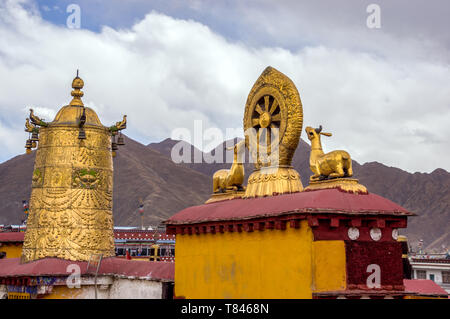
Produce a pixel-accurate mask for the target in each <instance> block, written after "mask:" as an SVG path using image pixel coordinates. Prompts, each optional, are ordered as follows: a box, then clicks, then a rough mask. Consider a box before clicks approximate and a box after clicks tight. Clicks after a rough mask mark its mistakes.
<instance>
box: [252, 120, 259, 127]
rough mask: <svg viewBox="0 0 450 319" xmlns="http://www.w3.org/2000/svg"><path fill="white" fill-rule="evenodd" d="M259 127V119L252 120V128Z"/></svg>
mask: <svg viewBox="0 0 450 319" xmlns="http://www.w3.org/2000/svg"><path fill="white" fill-rule="evenodd" d="M257 125H259V119H252V126H253V127H255V126H257Z"/></svg>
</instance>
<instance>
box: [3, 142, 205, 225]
mask: <svg viewBox="0 0 450 319" xmlns="http://www.w3.org/2000/svg"><path fill="white" fill-rule="evenodd" d="M34 158H35V152H33V153H32V154H30V155H19V156H16V157H14V158H12V159H11V160H9V161H6V162H4V163H2V164H0V203H1V205H0V224H19V223H20V222H21V220H22V219H23V218H24V213H23V210H22V200H23V199H29V197H30V193H31V176H32V172H33V166H34ZM209 195H210V187H209V177H207V176H205V175H203V174H201V173H198V172H197V171H194V170H191V169H189V168H185V167H182V166H180V165H176V164H174V163H173V162H172V161H171V160H170V159H169V158H167V156H164V155H162V154H161V153H159V152H156V151H154V150H152V149H151V148H148V147H146V146H145V145H142V144H140V143H138V142H136V141H134V140H132V139H130V138H127V137H125V145H124V146H121V147H120V148H119V150H118V152H117V157H116V158H115V159H114V203H113V213H114V223H115V224H116V225H136V226H140V225H141V218H140V215H139V213H138V206H139V200H140V199H142V201H143V202H144V211H145V212H144V223H145V224H146V225H149V224H158V223H159V222H161V221H162V220H165V219H167V218H168V217H170V216H172V215H173V214H174V213H176V212H177V211H179V210H181V209H183V208H185V207H188V206H192V205H198V204H199V203H203V202H204V201H205V200H206V199H208V197H209Z"/></svg>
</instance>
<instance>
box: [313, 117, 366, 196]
mask: <svg viewBox="0 0 450 319" xmlns="http://www.w3.org/2000/svg"><path fill="white" fill-rule="evenodd" d="M305 131H306V135H307V136H308V139H309V140H310V141H311V154H310V157H309V167H310V168H311V171H312V172H313V173H314V175H312V176H311V177H310V178H309V180H310V181H309V186H308V187H307V188H306V190H314V189H325V188H339V189H341V190H343V191H346V192H352V193H359V194H367V188H366V187H365V186H364V185H361V184H359V183H358V180H357V179H353V178H349V177H351V176H353V170H352V159H351V157H350V154H349V153H347V152H346V151H332V152H329V153H324V151H323V149H322V142H321V140H320V135H324V136H331V133H325V132H322V126H320V127H319V128H312V127H310V126H308V127H307V128H306V129H305Z"/></svg>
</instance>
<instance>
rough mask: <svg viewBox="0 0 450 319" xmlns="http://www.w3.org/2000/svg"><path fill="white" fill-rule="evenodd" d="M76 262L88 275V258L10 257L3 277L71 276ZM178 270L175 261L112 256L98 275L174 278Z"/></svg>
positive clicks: (0, 269) (0, 268)
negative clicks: (69, 268) (29, 259)
mask: <svg viewBox="0 0 450 319" xmlns="http://www.w3.org/2000/svg"><path fill="white" fill-rule="evenodd" d="M72 264H76V265H78V266H80V269H81V275H84V274H87V272H86V270H87V264H88V262H86V261H71V260H65V259H59V258H44V259H40V260H36V261H32V262H29V263H25V264H20V258H6V259H0V277H19V276H68V275H70V274H71V272H68V271H67V266H69V265H72ZM174 272H175V268H174V263H173V262H163V261H158V262H153V261H139V260H126V259H122V258H116V257H108V258H104V259H103V260H102V263H101V265H100V269H99V272H98V274H99V275H122V276H127V277H138V278H146V279H150V280H157V281H173V280H174Z"/></svg>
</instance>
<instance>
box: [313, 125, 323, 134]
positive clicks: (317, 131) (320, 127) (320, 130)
mask: <svg viewBox="0 0 450 319" xmlns="http://www.w3.org/2000/svg"><path fill="white" fill-rule="evenodd" d="M314 131H316V133H317V134H320V132H322V125H320V126H319V128H316V129H314Z"/></svg>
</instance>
